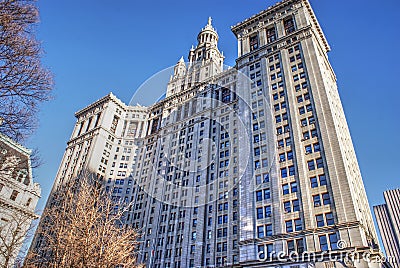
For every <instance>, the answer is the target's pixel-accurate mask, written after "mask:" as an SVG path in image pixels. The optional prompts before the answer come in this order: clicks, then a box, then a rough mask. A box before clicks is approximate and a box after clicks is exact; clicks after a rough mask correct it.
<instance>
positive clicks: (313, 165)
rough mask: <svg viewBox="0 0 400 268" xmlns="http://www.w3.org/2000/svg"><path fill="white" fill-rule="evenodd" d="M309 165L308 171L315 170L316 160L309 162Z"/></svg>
mask: <svg viewBox="0 0 400 268" xmlns="http://www.w3.org/2000/svg"><path fill="white" fill-rule="evenodd" d="M307 165H308V170H310V171H311V170H315V163H314V160H310V161H308V162H307Z"/></svg>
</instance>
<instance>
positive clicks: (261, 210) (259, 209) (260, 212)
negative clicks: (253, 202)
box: [257, 208, 264, 219]
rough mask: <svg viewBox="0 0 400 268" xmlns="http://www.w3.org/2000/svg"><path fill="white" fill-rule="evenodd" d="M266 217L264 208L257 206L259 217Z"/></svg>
mask: <svg viewBox="0 0 400 268" xmlns="http://www.w3.org/2000/svg"><path fill="white" fill-rule="evenodd" d="M262 218H264V214H263V208H257V219H262Z"/></svg>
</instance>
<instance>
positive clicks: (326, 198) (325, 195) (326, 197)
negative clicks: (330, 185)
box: [322, 193, 331, 205]
mask: <svg viewBox="0 0 400 268" xmlns="http://www.w3.org/2000/svg"><path fill="white" fill-rule="evenodd" d="M322 200H323V203H324V205H329V204H330V203H331V199H330V197H329V194H328V193H323V194H322Z"/></svg>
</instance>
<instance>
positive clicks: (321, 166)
mask: <svg viewBox="0 0 400 268" xmlns="http://www.w3.org/2000/svg"><path fill="white" fill-rule="evenodd" d="M316 161H317V168H323V167H324V162H323V161H322V158H318V159H317V160H316Z"/></svg>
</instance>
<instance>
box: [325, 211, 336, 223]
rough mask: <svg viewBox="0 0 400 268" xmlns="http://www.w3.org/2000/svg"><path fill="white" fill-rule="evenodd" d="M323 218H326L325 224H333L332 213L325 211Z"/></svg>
mask: <svg viewBox="0 0 400 268" xmlns="http://www.w3.org/2000/svg"><path fill="white" fill-rule="evenodd" d="M325 219H326V225H334V224H335V220H334V219H333V213H332V212H330V213H326V214H325Z"/></svg>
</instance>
